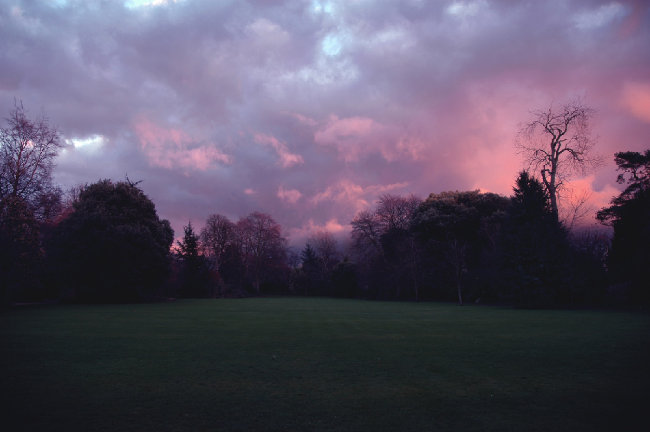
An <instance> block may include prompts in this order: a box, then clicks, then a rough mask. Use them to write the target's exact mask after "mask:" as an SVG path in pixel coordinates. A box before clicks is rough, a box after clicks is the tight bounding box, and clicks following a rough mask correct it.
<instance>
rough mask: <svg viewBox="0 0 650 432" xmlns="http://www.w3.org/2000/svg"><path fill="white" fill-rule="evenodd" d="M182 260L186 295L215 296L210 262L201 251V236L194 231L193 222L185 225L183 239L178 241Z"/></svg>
mask: <svg viewBox="0 0 650 432" xmlns="http://www.w3.org/2000/svg"><path fill="white" fill-rule="evenodd" d="M176 245H177V247H178V258H179V260H180V264H181V269H180V285H181V293H182V294H183V296H184V297H214V296H215V291H214V286H213V285H212V284H211V281H210V274H209V269H208V263H207V260H206V259H205V257H203V256H202V255H201V254H200V253H199V236H198V235H197V234H196V233H195V232H194V228H193V227H192V222H189V223H188V224H187V226H185V227H183V239H182V240H181V241H177V242H176Z"/></svg>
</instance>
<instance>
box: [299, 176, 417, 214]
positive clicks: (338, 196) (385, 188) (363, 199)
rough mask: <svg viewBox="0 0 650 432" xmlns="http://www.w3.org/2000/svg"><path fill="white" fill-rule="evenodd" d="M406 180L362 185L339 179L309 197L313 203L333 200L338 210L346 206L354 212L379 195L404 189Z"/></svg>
mask: <svg viewBox="0 0 650 432" xmlns="http://www.w3.org/2000/svg"><path fill="white" fill-rule="evenodd" d="M406 186H408V182H402V183H392V184H387V185H383V184H377V185H370V186H366V187H363V186H361V185H358V184H356V183H353V182H352V181H350V180H341V181H339V182H338V183H336V184H334V185H331V186H328V187H327V188H326V189H325V190H324V191H322V192H319V193H317V194H316V195H314V196H313V197H312V198H311V203H312V204H314V205H317V204H320V203H323V202H327V201H332V202H335V203H336V204H337V206H338V208H339V209H340V210H343V209H344V208H348V209H350V210H352V211H353V212H354V213H356V212H359V211H361V210H364V209H367V208H369V206H370V205H371V203H372V200H375V199H377V198H378V197H379V195H381V194H384V193H387V192H392V191H396V190H400V189H404V188H405V187H406Z"/></svg>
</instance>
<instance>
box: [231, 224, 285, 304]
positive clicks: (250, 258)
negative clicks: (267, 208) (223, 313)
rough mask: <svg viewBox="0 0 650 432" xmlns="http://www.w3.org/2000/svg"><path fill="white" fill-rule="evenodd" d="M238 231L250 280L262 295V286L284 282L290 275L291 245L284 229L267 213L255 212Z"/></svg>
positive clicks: (238, 225)
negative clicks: (288, 251) (286, 275)
mask: <svg viewBox="0 0 650 432" xmlns="http://www.w3.org/2000/svg"><path fill="white" fill-rule="evenodd" d="M236 228H237V238H238V243H239V250H240V251H241V257H242V261H243V263H244V266H245V272H246V276H247V277H248V279H249V281H250V283H251V285H252V286H253V290H254V292H255V294H258V295H259V294H260V293H261V285H262V283H264V282H267V283H272V282H273V281H274V279H276V281H277V279H278V278H279V279H282V278H284V273H286V272H287V271H288V268H287V265H286V259H287V250H286V242H287V241H286V239H285V238H284V237H282V228H281V227H280V225H279V224H278V223H277V222H275V220H274V219H273V218H272V217H271V216H269V215H268V214H266V213H260V212H253V213H251V214H250V215H248V216H246V217H245V218H241V219H240V220H239V221H238V222H237V226H236Z"/></svg>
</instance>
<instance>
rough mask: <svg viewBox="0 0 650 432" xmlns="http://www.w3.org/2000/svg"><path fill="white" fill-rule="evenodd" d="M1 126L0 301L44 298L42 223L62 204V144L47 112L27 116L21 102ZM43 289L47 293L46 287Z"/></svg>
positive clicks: (4, 302) (54, 214) (3, 302)
mask: <svg viewBox="0 0 650 432" xmlns="http://www.w3.org/2000/svg"><path fill="white" fill-rule="evenodd" d="M6 121H7V126H6V127H2V128H0V249H1V250H0V261H2V262H1V263H0V291H1V295H2V298H1V299H0V305H5V306H6V305H7V304H8V302H10V301H12V300H15V299H18V298H20V299H22V300H39V298H38V297H39V296H40V294H39V293H38V292H39V289H38V286H39V284H40V282H39V278H40V277H41V274H40V272H41V270H42V262H41V259H42V248H41V245H40V231H41V230H40V225H41V224H42V223H45V222H47V221H49V220H51V219H52V218H53V217H54V216H56V215H57V214H58V213H59V212H60V209H61V206H60V195H61V192H60V190H59V189H57V188H55V187H54V186H53V185H52V168H53V166H54V158H55V157H56V155H57V153H58V151H59V149H60V148H61V146H62V144H61V142H60V138H59V132H58V131H57V129H56V128H55V127H52V126H51V125H50V124H49V122H48V120H47V118H46V117H45V116H41V117H40V118H37V119H30V118H28V117H27V115H26V112H25V109H24V107H23V105H22V103H19V102H16V103H15V105H14V108H13V109H12V110H11V111H10V113H9V117H8V118H7V119H6ZM41 294H42V293H41Z"/></svg>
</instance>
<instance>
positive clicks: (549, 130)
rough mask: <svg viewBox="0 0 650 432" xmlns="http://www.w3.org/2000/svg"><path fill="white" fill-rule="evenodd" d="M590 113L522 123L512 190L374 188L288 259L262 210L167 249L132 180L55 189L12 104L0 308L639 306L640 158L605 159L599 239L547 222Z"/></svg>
mask: <svg viewBox="0 0 650 432" xmlns="http://www.w3.org/2000/svg"><path fill="white" fill-rule="evenodd" d="M592 113H593V112H592V111H591V110H590V109H588V108H586V107H584V106H583V105H581V104H579V103H575V102H571V103H568V104H566V105H564V106H562V107H561V108H560V109H557V110H555V109H549V110H546V111H539V112H536V113H533V120H532V121H531V122H530V123H528V124H526V125H524V127H523V128H522V130H521V131H520V135H519V140H518V148H519V149H520V150H521V151H522V153H524V154H525V155H527V156H528V159H529V167H528V170H522V171H521V172H520V173H519V174H518V176H517V177H516V178H515V179H513V183H514V186H513V192H512V195H510V196H502V195H498V194H494V193H482V192H480V191H448V192H442V193H432V194H430V195H429V196H428V197H427V198H426V199H419V198H417V197H415V196H412V195H411V196H400V195H391V194H386V195H382V196H380V197H379V198H378V201H377V203H376V205H375V206H374V207H373V208H369V209H366V210H363V211H361V212H359V213H358V214H357V215H355V217H354V218H353V220H352V221H351V227H352V230H351V233H350V239H349V240H350V241H349V246H348V247H347V248H345V250H343V249H342V247H341V245H339V244H338V243H337V241H336V239H335V237H334V236H333V235H332V234H331V233H328V232H318V233H315V234H313V235H312V236H311V237H310V238H309V239H308V240H307V241H306V243H305V245H304V247H302V248H301V249H300V250H293V249H291V248H289V247H288V243H287V240H286V238H285V237H284V236H283V233H282V228H281V226H280V225H279V224H278V223H277V222H276V221H275V220H274V219H273V218H272V217H271V216H270V215H268V214H266V213H262V212H253V213H251V214H249V215H247V216H245V217H242V218H240V219H239V220H237V221H231V220H230V219H229V218H228V217H226V216H224V215H221V214H218V213H215V214H213V215H210V216H209V217H208V218H207V220H206V221H205V223H204V225H203V227H202V228H201V229H200V230H196V228H195V227H194V226H193V225H192V223H188V225H187V226H185V227H184V233H183V236H182V238H181V240H179V241H177V242H176V243H174V232H173V230H172V228H171V226H170V223H169V222H168V221H167V220H164V219H161V218H159V216H158V214H157V211H156V208H155V204H154V203H153V202H152V201H151V200H150V199H149V197H147V195H146V194H145V193H144V192H143V191H142V189H141V188H140V187H139V184H138V183H137V182H132V181H131V180H129V179H128V178H127V179H125V180H123V181H112V180H99V181H97V182H96V183H93V184H88V185H83V186H78V187H76V188H73V189H72V190H70V191H68V192H66V193H63V192H62V190H61V189H60V188H58V187H56V186H55V185H54V184H53V182H52V170H53V161H54V158H55V156H56V155H57V153H58V151H59V150H60V148H61V146H62V144H61V141H60V140H61V138H60V135H59V132H58V131H57V130H56V128H54V127H52V126H51V125H50V124H49V122H48V120H47V118H46V117H45V116H41V117H39V118H36V119H30V118H29V117H28V116H27V113H26V111H25V109H24V108H23V106H22V104H19V103H17V104H16V105H15V107H14V109H13V110H12V111H11V112H10V116H9V118H8V119H7V124H6V127H3V128H1V129H0V254H1V255H0V289H1V294H2V305H3V306H4V307H6V306H7V305H10V304H12V303H15V302H29V301H43V300H52V301H69V302H138V301H155V300H163V299H170V298H179V297H212V298H214V297H241V296H251V295H270V294H291V295H307V296H309V295H318V296H337V297H352V298H368V299H391V300H393V299H394V300H415V301H420V300H443V301H455V302H458V303H460V304H464V303H468V302H473V303H476V302H482V303H495V302H498V303H505V304H513V305H517V306H520V307H529V308H536V307H557V306H577V305H602V304H610V303H617V304H635V305H638V304H640V305H646V306H647V305H649V304H650V295H649V291H648V289H647V280H648V270H647V269H648V268H649V267H648V265H649V264H650V256H649V252H648V248H647V244H650V242H649V240H650V223H649V221H650V150H647V151H645V152H644V153H638V152H620V153H616V155H615V162H616V164H617V166H618V169H619V171H620V172H621V174H620V175H619V177H618V179H617V181H618V182H619V183H622V184H625V185H626V188H625V190H624V191H623V192H622V193H621V194H620V195H619V196H618V197H616V198H614V199H613V200H612V202H611V205H610V206H609V207H607V208H604V209H601V210H600V211H599V212H598V219H599V220H600V221H601V222H602V223H604V224H606V225H610V226H611V227H612V228H613V237H611V239H610V237H609V236H607V235H605V234H603V233H602V232H598V231H591V232H577V231H576V230H570V229H569V227H568V226H567V224H566V223H564V222H562V220H561V218H560V216H559V210H558V208H559V205H558V202H559V200H560V199H561V191H562V186H563V183H564V182H565V181H566V179H568V178H569V176H570V174H571V172H575V171H581V170H584V169H586V168H588V167H589V166H595V165H596V164H597V162H598V160H597V159H598V158H597V157H596V156H593V155H592V148H593V141H592V140H591V139H590V137H589V135H588V129H589V128H588V121H589V119H590V116H591V115H592Z"/></svg>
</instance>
